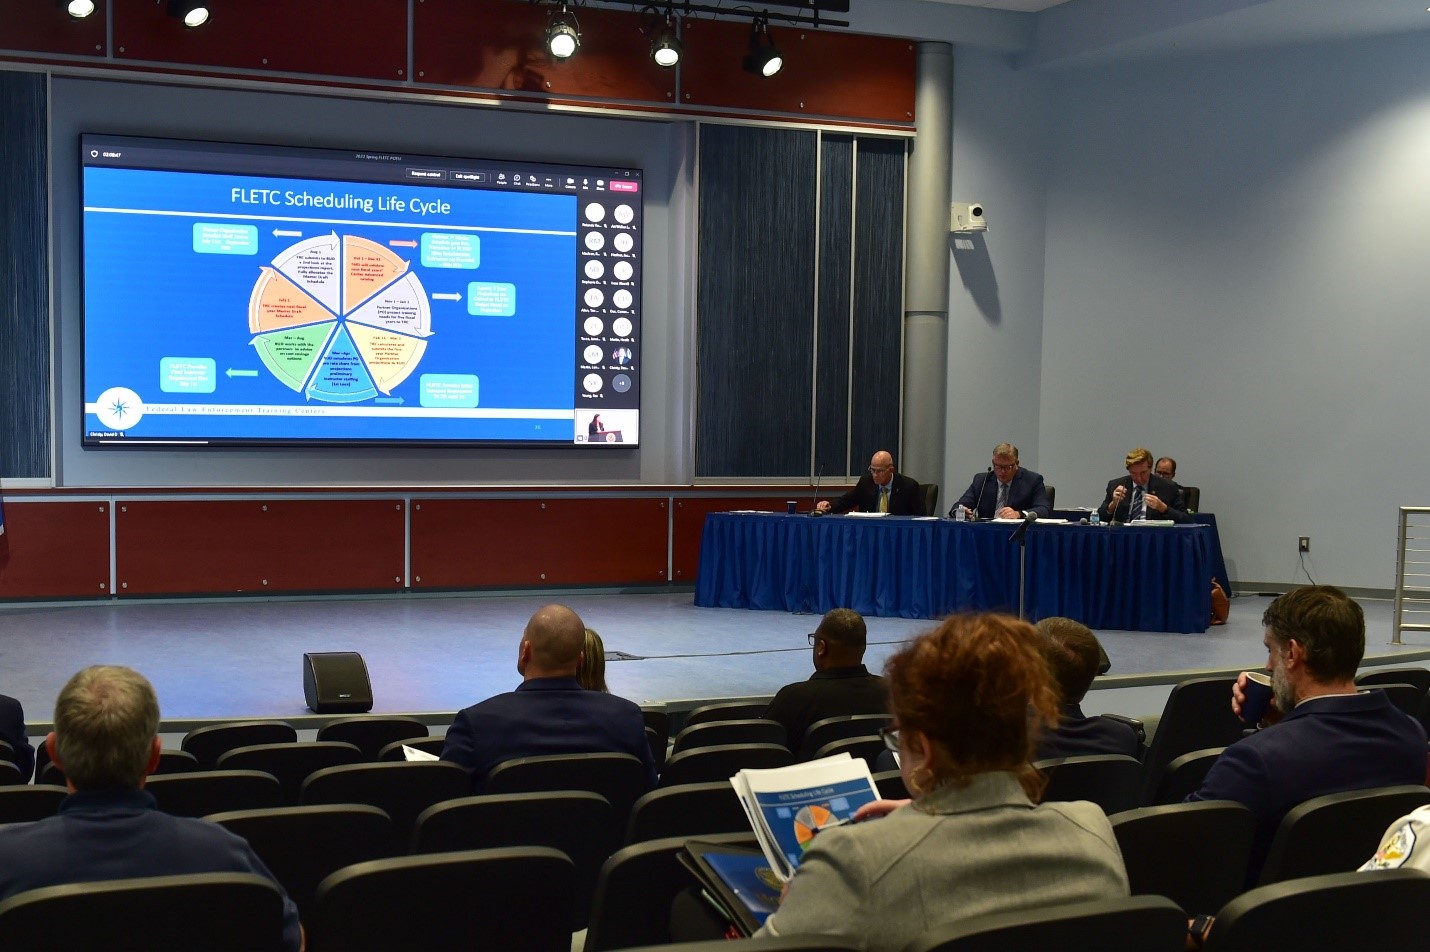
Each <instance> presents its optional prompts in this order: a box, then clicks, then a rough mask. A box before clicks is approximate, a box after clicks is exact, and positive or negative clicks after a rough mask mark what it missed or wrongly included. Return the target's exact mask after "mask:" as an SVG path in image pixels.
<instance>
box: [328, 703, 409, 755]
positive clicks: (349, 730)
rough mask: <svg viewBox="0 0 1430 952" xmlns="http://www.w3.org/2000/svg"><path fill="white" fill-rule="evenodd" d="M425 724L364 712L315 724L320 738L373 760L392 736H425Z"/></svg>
mask: <svg viewBox="0 0 1430 952" xmlns="http://www.w3.org/2000/svg"><path fill="white" fill-rule="evenodd" d="M428 733H430V732H429V731H428V730H427V725H426V724H424V723H422V722H421V721H419V720H417V719H416V718H414V717H394V716H391V715H386V714H364V715H361V716H359V717H343V718H339V719H338V720H336V721H329V722H328V723H326V724H324V725H323V726H322V727H320V728H318V737H317V739H318V740H320V741H324V740H331V741H340V742H342V743H345V744H352V745H353V746H354V747H356V748H357V749H358V750H360V751H362V756H363V759H364V760H377V759H378V754H379V753H381V751H382V749H383V748H384V747H386V746H387V745H388V744H390V743H392V742H393V741H396V740H408V739H410V738H414V737H426V736H427V735H428Z"/></svg>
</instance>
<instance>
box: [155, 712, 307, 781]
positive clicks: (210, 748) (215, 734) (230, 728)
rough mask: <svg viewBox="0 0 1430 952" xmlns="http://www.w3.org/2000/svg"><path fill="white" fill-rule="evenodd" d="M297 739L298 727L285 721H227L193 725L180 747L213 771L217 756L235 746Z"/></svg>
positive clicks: (205, 767) (205, 768)
mask: <svg viewBox="0 0 1430 952" xmlns="http://www.w3.org/2000/svg"><path fill="white" fill-rule="evenodd" d="M297 739H298V732H297V730H295V729H294V728H293V725H292V724H288V723H285V722H284V721H230V722H228V723H227V724H211V725H209V726H208V727H196V728H194V729H193V730H191V731H189V732H188V733H187V734H185V735H184V739H183V740H182V741H180V742H179V747H180V748H181V749H183V750H187V751H188V752H189V753H191V754H193V755H194V756H195V757H197V758H198V761H199V767H200V768H202V769H204V770H213V769H214V767H215V766H216V765H217V764H218V759H219V757H220V756H221V755H222V754H224V753H227V752H228V751H230V750H233V749H234V748H235V747H251V746H253V745H254V744H282V743H291V742H293V741H296V740H297Z"/></svg>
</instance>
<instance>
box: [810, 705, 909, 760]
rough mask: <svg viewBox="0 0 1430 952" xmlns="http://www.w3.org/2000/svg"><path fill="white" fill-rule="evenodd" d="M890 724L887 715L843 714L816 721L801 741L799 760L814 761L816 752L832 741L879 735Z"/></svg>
mask: <svg viewBox="0 0 1430 952" xmlns="http://www.w3.org/2000/svg"><path fill="white" fill-rule="evenodd" d="M888 723H889V715H887V714H842V715H839V716H837V717H826V718H824V719H823V720H819V721H815V722H814V723H813V724H811V725H809V729H808V730H806V731H805V732H804V739H803V740H802V741H800V745H799V750H798V751H797V753H798V754H799V759H800V760H812V759H813V758H814V752H815V751H817V750H819V748H821V747H823V746H824V745H825V744H827V743H829V742H830V741H835V740H843V739H844V738H846V737H867V736H869V735H870V734H878V733H879V729H880V728H882V727H885V726H887V725H888Z"/></svg>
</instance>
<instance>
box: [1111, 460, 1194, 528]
mask: <svg viewBox="0 0 1430 952" xmlns="http://www.w3.org/2000/svg"><path fill="white" fill-rule="evenodd" d="M1125 462H1126V464H1127V475H1126V476H1123V477H1121V478H1119V479H1114V480H1111V481H1109V482H1108V484H1107V495H1106V496H1105V497H1103V500H1102V505H1101V506H1098V507H1097V512H1098V515H1100V516H1101V517H1102V518H1103V519H1104V520H1105V521H1107V522H1135V521H1137V520H1139V519H1170V520H1172V521H1173V522H1188V521H1190V520H1191V517H1190V516H1188V515H1187V513H1186V512H1185V511H1184V510H1183V509H1182V491H1181V490H1180V489H1179V488H1177V484H1176V483H1174V482H1172V481H1171V480H1170V479H1163V478H1162V477H1161V476H1158V475H1157V474H1155V473H1153V472H1152V454H1151V453H1150V452H1149V451H1147V450H1146V449H1144V448H1142V447H1140V446H1139V447H1137V448H1136V449H1135V450H1133V451H1132V452H1130V453H1128V454H1127V458H1126V460H1125Z"/></svg>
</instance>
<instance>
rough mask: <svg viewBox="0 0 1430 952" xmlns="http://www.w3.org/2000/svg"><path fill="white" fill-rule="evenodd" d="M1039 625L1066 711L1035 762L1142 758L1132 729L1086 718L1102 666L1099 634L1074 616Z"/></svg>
mask: <svg viewBox="0 0 1430 952" xmlns="http://www.w3.org/2000/svg"><path fill="white" fill-rule="evenodd" d="M1036 627H1037V629H1038V637H1039V639H1040V643H1041V647H1042V651H1043V657H1044V658H1046V659H1047V662H1048V668H1049V670H1051V671H1052V673H1053V680H1054V681H1055V682H1056V683H1057V686H1058V690H1059V693H1061V694H1062V709H1061V710H1060V711H1059V715H1058V726H1057V727H1056V728H1054V729H1053V730H1051V731H1048V732H1046V733H1045V734H1043V736H1042V738H1041V739H1039V741H1038V746H1037V753H1036V754H1035V759H1037V760H1045V759H1047V758H1049V757H1082V756H1086V755H1089V754H1127V755H1128V756H1130V757H1138V756H1141V753H1142V742H1141V741H1140V740H1139V739H1138V738H1137V732H1136V731H1134V730H1133V729H1132V728H1131V727H1129V726H1128V725H1126V724H1123V723H1122V722H1120V721H1114V720H1111V719H1109V718H1106V717H1084V716H1083V713H1082V706H1081V705H1082V699H1083V698H1084V697H1086V696H1087V689H1088V688H1090V687H1092V679H1093V678H1095V677H1096V676H1097V671H1098V668H1099V667H1100V665H1101V663H1102V651H1101V650H1100V648H1101V646H1100V645H1099V644H1098V642H1097V636H1096V635H1094V634H1093V633H1092V630H1091V629H1090V628H1088V627H1087V626H1086V625H1084V624H1083V623H1082V622H1078V621H1073V620H1072V619H1071V618H1060V617H1057V616H1054V617H1052V618H1044V619H1043V620H1042V621H1040V622H1038V624H1037V626H1036Z"/></svg>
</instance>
